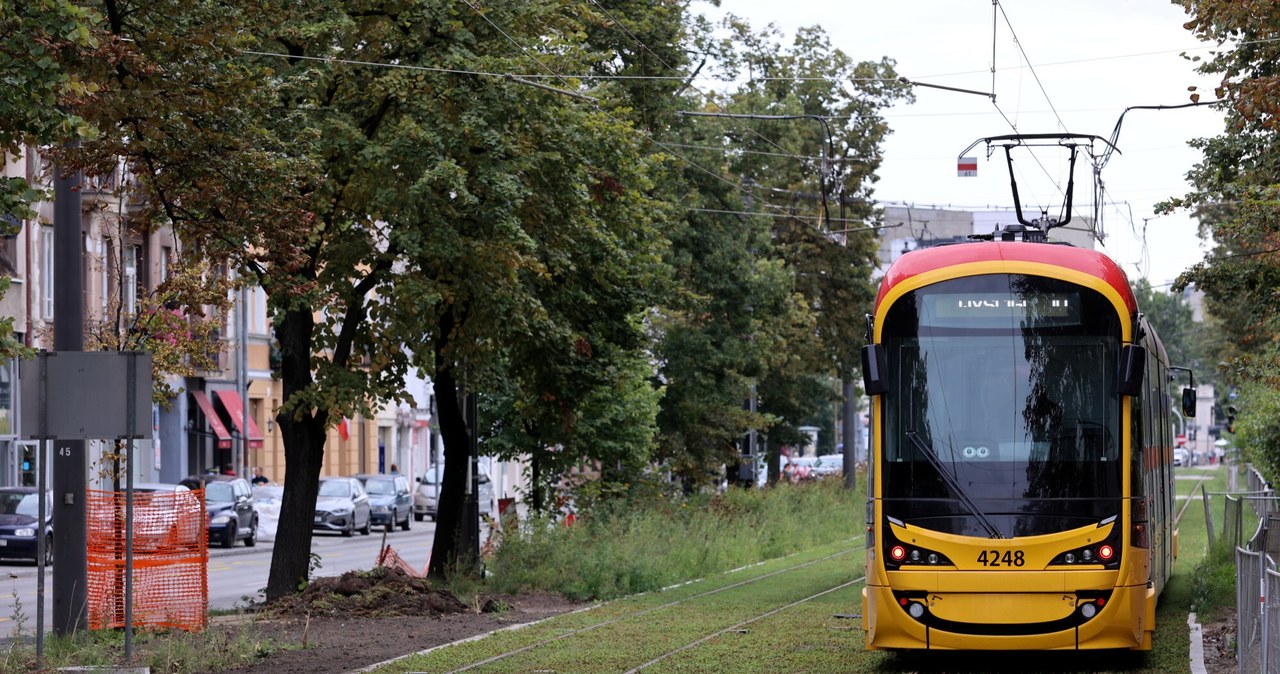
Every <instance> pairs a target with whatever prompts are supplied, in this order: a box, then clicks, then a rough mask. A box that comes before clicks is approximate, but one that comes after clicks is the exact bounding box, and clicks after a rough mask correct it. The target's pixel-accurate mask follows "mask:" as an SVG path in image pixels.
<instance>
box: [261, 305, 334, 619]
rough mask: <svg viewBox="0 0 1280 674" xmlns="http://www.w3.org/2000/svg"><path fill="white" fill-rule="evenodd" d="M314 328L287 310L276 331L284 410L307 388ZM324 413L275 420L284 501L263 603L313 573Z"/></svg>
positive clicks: (301, 314)
mask: <svg viewBox="0 0 1280 674" xmlns="http://www.w3.org/2000/svg"><path fill="white" fill-rule="evenodd" d="M314 329H315V323H314V321H313V319H312V316H311V312H310V311H309V310H301V311H297V310H295V311H290V312H288V313H286V314H285V315H284V319H283V320H282V321H281V322H280V323H279V324H278V325H277V326H276V339H277V340H279V342H280V355H281V363H280V371H281V379H282V383H283V385H284V398H283V400H284V402H285V403H286V405H287V404H288V402H289V400H290V399H291V398H292V396H293V395H294V394H296V393H299V392H301V391H304V390H306V388H307V387H308V386H310V385H311V382H312V376H311V337H312V332H313V331H314ZM328 420H329V411H328V410H322V409H320V410H315V411H311V412H310V413H309V414H304V415H303V416H301V417H294V416H292V415H289V414H284V413H281V414H280V415H279V416H277V417H276V423H277V424H278V425H279V428H280V435H281V437H282V438H283V439H284V459H285V474H284V475H285V479H284V500H283V502H282V503H281V504H280V524H279V526H278V527H277V528H276V542H275V545H274V546H273V550H272V553H271V572H270V575H269V576H268V577H267V592H266V598H267V601H268V602H270V601H274V600H276V599H280V598H281V597H285V596H288V595H290V594H293V593H296V592H299V591H300V590H301V589H302V588H303V587H304V586H305V583H306V582H307V581H308V580H309V575H310V572H311V525H312V522H313V518H314V517H315V511H316V495H317V493H318V492H319V491H320V467H321V465H322V464H323V463H324V443H325V426H326V425H327V423H328Z"/></svg>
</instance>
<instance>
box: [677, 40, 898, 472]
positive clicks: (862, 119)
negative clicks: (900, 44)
mask: <svg viewBox="0 0 1280 674" xmlns="http://www.w3.org/2000/svg"><path fill="white" fill-rule="evenodd" d="M724 27H725V28H727V29H728V30H729V32H730V36H729V37H727V38H725V39H723V40H721V41H719V42H709V43H706V44H705V46H706V48H708V49H710V50H712V51H713V52H714V55H715V58H716V62H717V63H718V65H717V71H716V72H717V75H718V76H719V77H720V78H722V79H723V80H724V81H726V82H732V83H734V84H733V85H732V86H730V88H729V90H728V91H727V92H726V93H723V94H707V95H704V96H703V97H702V98H701V99H699V100H695V101H691V102H692V103H694V105H692V106H691V107H693V108H696V109H698V110H700V111H701V112H703V113H704V114H705V116H703V117H698V118H696V121H691V122H688V126H687V128H686V129H685V130H684V131H683V132H684V134H685V137H684V139H683V140H682V143H683V144H684V145H685V146H694V147H699V148H703V150H704V151H701V152H695V153H693V154H692V156H693V157H694V158H695V160H697V161H698V162H699V164H700V165H701V166H724V167H725V177H724V178H721V179H720V180H714V179H711V178H708V177H707V176H706V175H705V169H704V170H703V171H696V170H690V171H689V174H690V177H689V178H688V180H689V182H690V183H692V184H697V185H698V186H699V188H700V189H699V192H700V194H699V199H700V200H701V203H700V204H699V206H701V207H702V209H703V213H705V214H701V213H700V214H697V215H691V216H690V217H689V222H690V228H689V232H688V234H687V237H688V238H687V239H686V238H681V237H682V236H685V235H684V234H682V235H678V236H677V238H676V239H675V248H676V250H677V251H682V250H684V251H687V252H685V253H684V255H686V256H687V257H685V258H676V260H675V263H674V264H675V266H676V267H677V269H684V268H685V267H686V266H687V264H688V261H689V260H694V261H696V262H697V264H698V265H699V267H701V268H700V269H696V270H692V271H690V272H688V274H687V276H686V277H684V278H685V284H686V286H687V287H688V288H690V289H696V291H695V292H696V294H691V295H690V298H691V300H694V301H700V300H702V299H705V300H706V301H707V302H710V304H708V305H707V306H708V307H711V308H713V309H715V310H714V311H710V312H709V311H707V310H706V309H705V308H702V307H698V305H697V304H694V305H692V307H690V308H684V307H680V308H681V309H682V311H681V312H680V313H675V314H673V316H674V317H675V318H676V319H683V318H685V317H696V319H697V320H696V321H689V320H681V321H678V322H675V323H673V325H672V326H670V327H666V331H665V333H664V348H666V349H668V350H669V352H670V353H668V354H664V355H666V356H667V357H666V358H665V361H666V366H665V369H664V377H666V379H664V381H665V382H666V383H667V394H666V397H665V398H664V414H665V416H664V417H663V418H664V428H665V429H667V431H666V437H667V438H668V444H669V445H672V446H679V445H680V444H681V443H684V442H687V440H688V437H687V435H686V433H685V432H684V431H683V429H684V428H692V427H693V426H691V425H689V424H691V422H692V421H693V420H695V419H697V418H699V417H701V418H702V419H705V420H707V421H709V422H711V423H708V424H705V425H703V427H702V428H703V430H704V434H705V435H706V437H707V438H708V439H709V440H710V442H708V443H707V444H708V445H711V446H715V447H716V448H717V449H716V451H699V452H694V453H693V454H692V456H691V458H692V459H697V462H700V463H701V464H702V465H707V464H710V463H713V462H714V461H715V460H720V461H723V460H732V452H733V446H732V443H733V442H734V441H736V439H737V436H739V435H741V434H742V433H743V431H744V428H751V427H754V428H757V429H761V430H766V429H767V430H769V432H770V441H771V443H772V442H773V441H774V440H775V439H778V438H786V437H796V438H798V437H799V435H798V433H799V431H798V426H799V425H801V423H802V422H801V421H800V419H802V418H804V417H807V416H809V414H803V413H801V412H800V410H802V409H806V408H807V409H809V410H810V414H811V413H812V410H813V409H814V406H815V405H817V406H818V407H826V406H827V404H829V403H830V396H831V395H832V394H831V391H832V389H831V388H830V387H828V386H823V385H818V386H817V387H816V388H815V387H814V386H809V385H806V382H808V383H813V384H816V383H817V382H816V381H813V378H814V377H815V376H818V377H821V378H826V377H830V376H831V375H833V374H834V375H836V376H838V377H844V378H848V377H850V376H852V375H853V373H854V372H855V368H856V363H857V362H858V349H859V346H860V344H861V343H862V339H863V326H864V324H865V322H864V320H863V316H864V315H865V313H866V312H867V311H868V310H869V308H870V305H871V301H872V300H873V298H874V290H873V288H872V285H871V282H870V274H871V270H872V269H874V267H875V264H876V260H875V240H876V237H875V235H874V234H873V233H872V232H871V231H869V229H868V228H867V227H866V226H865V225H864V224H863V223H866V224H867V225H870V224H874V222H875V220H876V218H877V215H876V212H875V210H874V208H873V207H872V202H871V200H870V196H871V183H872V182H873V180H874V171H875V169H876V167H878V165H879V163H880V150H879V147H880V143H881V142H882V141H883V138H884V136H885V135H886V134H887V133H888V127H887V125H886V124H885V123H884V121H883V119H882V118H881V116H880V110H882V109H883V108H884V107H887V106H888V105H890V104H891V103H892V102H893V101H895V100H897V98H899V97H902V96H907V95H909V94H908V93H907V91H906V90H905V89H904V87H903V85H901V84H899V83H897V82H896V76H895V74H894V72H893V69H892V63H891V62H890V61H888V60H885V61H881V62H878V63H877V62H863V63H855V62H854V61H852V60H851V59H849V58H848V56H846V55H845V54H844V53H842V52H840V51H839V50H836V49H834V48H833V47H832V46H831V44H830V41H829V40H828V39H827V38H826V35H825V34H824V33H823V32H822V31H821V30H820V29H817V28H809V29H804V30H802V31H800V32H799V33H798V34H797V36H796V38H795V40H794V42H793V43H792V44H791V45H790V46H789V47H784V46H783V45H782V43H781V41H780V40H779V35H778V33H777V31H776V30H774V29H766V30H763V31H759V32H757V31H754V30H752V29H751V27H750V26H749V25H747V24H746V23H745V22H744V21H741V20H740V19H737V18H735V17H732V16H731V17H729V18H728V19H726V21H725V24H724ZM726 181H727V182H730V183H736V184H737V185H736V187H737V189H733V187H735V186H734V185H730V186H726ZM717 210H718V211H742V210H754V211H757V212H760V213H762V214H764V216H765V217H756V218H751V219H740V218H737V217H732V216H726V215H724V214H715V213H711V211H717ZM712 237H716V238H712ZM709 250H714V251H715V252H716V255H715V256H710V255H708V254H707V251H709ZM729 251H734V255H736V257H730V253H729ZM747 261H751V262H750V263H748V262H747ZM712 265H715V266H712ZM717 302H719V303H722V304H717ZM752 318H754V319H755V321H754V322H753V321H752V320H750V319H752ZM718 331H723V333H724V334H719V335H718V334H717V332H718ZM727 336H732V337H733V339H735V340H736V342H735V341H731V340H730V339H727V338H726V337H727ZM745 345H749V347H748V346H745ZM677 354H687V355H686V356H685V357H684V358H681V359H677V358H675V357H674V356H675V355H677ZM700 370H701V372H699V371H700ZM752 381H754V382H756V383H757V390H758V391H759V392H760V394H759V395H760V401H761V406H760V411H761V414H760V415H758V416H756V417H754V418H752V417H751V416H750V415H748V414H746V413H744V412H743V411H742V410H741V406H742V400H743V399H744V398H745V397H746V396H747V391H748V389H749V387H750V382H752ZM686 383H688V384H691V385H692V390H691V391H689V392H686V391H685V390H684V389H683V386H684V384H686ZM813 391H822V392H823V396H825V399H821V400H819V399H815V398H813V397H812V396H811V395H810V394H811V393H812V392H813ZM801 392H809V393H806V394H803V395H802V394H801ZM797 396H799V397H797ZM735 408H736V409H735ZM669 451H671V450H669ZM698 457H703V458H701V459H698ZM704 472H706V471H705V470H704Z"/></svg>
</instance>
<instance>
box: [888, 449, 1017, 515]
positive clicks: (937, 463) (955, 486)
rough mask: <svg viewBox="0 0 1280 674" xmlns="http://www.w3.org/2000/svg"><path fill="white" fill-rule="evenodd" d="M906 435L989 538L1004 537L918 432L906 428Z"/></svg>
mask: <svg viewBox="0 0 1280 674" xmlns="http://www.w3.org/2000/svg"><path fill="white" fill-rule="evenodd" d="M906 435H907V439H909V440H911V444H913V445H915V446H916V449H918V450H920V453H921V454H924V456H925V458H926V459H928V460H929V463H930V464H932V465H933V469H934V470H936V471H938V475H940V476H942V480H943V481H944V482H946V483H947V486H948V487H950V488H951V491H952V493H954V494H955V495H956V500H958V501H960V504H961V505H963V506H964V507H965V510H968V511H969V514H971V515H973V517H974V519H976V520H978V523H979V524H981V525H982V528H983V529H986V530H987V535H989V536H990V537H991V538H1004V535H1003V534H1001V533H1000V530H999V529H996V527H995V525H994V524H992V523H991V520H989V519H987V516H986V515H984V514H983V513H982V511H981V510H979V509H978V506H977V504H975V503H974V502H973V499H971V498H969V493H968V492H966V491H965V490H964V487H961V486H960V482H959V481H957V480H956V478H955V476H954V475H952V474H951V471H949V470H947V467H946V466H944V465H942V459H939V458H938V455H937V454H935V453H934V452H933V448H932V447H930V446H929V445H928V444H927V443H925V441H924V440H921V439H920V434H919V433H917V432H916V431H915V429H914V428H913V429H910V430H908V431H907V432H906Z"/></svg>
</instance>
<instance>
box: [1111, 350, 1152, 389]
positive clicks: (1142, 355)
mask: <svg viewBox="0 0 1280 674" xmlns="http://www.w3.org/2000/svg"><path fill="white" fill-rule="evenodd" d="M1146 365H1147V350H1146V349H1145V348H1143V347H1141V346H1138V345H1137V344H1126V345H1124V346H1123V347H1121V349H1120V383H1119V385H1118V386H1117V387H1116V390H1117V391H1118V392H1119V393H1120V395H1122V396H1136V395H1139V394H1141V393H1142V372H1143V370H1144V369H1145V368H1146Z"/></svg>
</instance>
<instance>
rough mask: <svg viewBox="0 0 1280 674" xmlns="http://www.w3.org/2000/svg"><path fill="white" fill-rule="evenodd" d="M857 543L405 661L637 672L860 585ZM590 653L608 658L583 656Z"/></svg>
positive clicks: (463, 667)
mask: <svg viewBox="0 0 1280 674" xmlns="http://www.w3.org/2000/svg"><path fill="white" fill-rule="evenodd" d="M861 540H862V538H861V537H856V538H853V539H849V540H847V541H843V542H841V543H840V544H833V545H831V546H825V547H826V549H827V550H829V549H830V548H831V547H833V546H834V545H839V546H841V547H840V549H837V550H835V551H833V552H829V553H825V552H824V553H819V554H820V556H817V557H813V558H810V559H804V558H801V559H798V560H795V561H794V562H793V563H783V560H786V559H790V558H779V559H776V560H770V561H768V562H765V563H763V564H759V565H750V566H747V567H742V568H740V569H736V570H734V571H730V572H725V573H723V574H719V575H717V576H711V577H708V578H704V579H700V580H698V581H693V582H691V583H682V584H679V585H676V586H674V589H673V588H667V589H664V590H663V591H662V592H661V593H654V594H653V595H648V596H645V595H638V596H636V597H631V598H628V599H623V600H619V601H617V602H611V603H609V604H603V605H600V606H597V607H593V608H592V609H590V610H586V611H582V612H578V613H576V614H575V615H574V616H572V617H571V618H570V619H569V620H567V621H566V620H560V619H552V620H550V621H546V622H545V623H543V624H540V625H537V626H532V627H530V628H526V629H521V630H519V631H518V633H516V632H514V631H513V632H507V633H505V634H503V635H502V636H500V637H498V638H497V639H494V638H489V639H481V640H477V641H472V642H469V643H467V644H458V645H455V646H448V647H442V648H439V649H433V650H431V651H428V652H424V653H422V654H419V655H420V656H422V657H423V658H427V659H428V660H429V662H423V661H421V660H418V659H417V658H418V656H410V662H411V663H412V665H413V666H414V667H415V668H418V669H415V670H414V671H419V670H425V671H437V672H438V671H447V672H468V671H624V670H627V669H629V668H634V669H631V671H641V670H644V669H647V668H650V667H652V666H653V665H655V664H658V663H661V662H666V661H668V660H670V659H671V658H672V657H673V656H676V655H678V654H680V653H684V652H687V651H689V650H691V649H694V648H696V647H698V646H700V645H703V644H706V643H708V642H710V641H712V640H714V639H715V638H716V637H718V636H722V635H725V634H729V633H732V632H734V631H735V630H742V629H743V628H744V627H746V626H748V625H753V624H756V623H759V622H761V621H764V620H766V619H768V618H771V617H773V616H776V615H778V614H780V613H782V612H784V611H787V610H788V609H791V608H793V607H796V606H799V605H801V604H805V603H808V602H811V601H813V600H815V599H818V598H820V597H824V596H826V595H829V594H831V593H834V592H837V591H839V590H841V589H843V588H847V587H850V586H853V585H856V584H858V583H860V582H862V580H863V579H862V577H861V573H860V565H859V568H858V569H855V568H852V565H849V564H847V561H848V559H849V556H850V555H852V554H854V553H857V552H860V551H862V550H863V549H864V548H863V546H862V545H860V544H857V543H860V541H861ZM850 544H854V545H852V546H850ZM842 562H846V563H843V564H842ZM780 564H781V566H779V565H780ZM752 571H761V573H758V574H757V575H752V576H751V577H749V578H742V579H740V580H734V581H732V582H729V583H728V584H725V585H721V586H718V587H712V588H710V589H706V590H703V591H700V592H694V593H693V594H688V595H686V596H681V597H678V598H675V599H672V600H670V601H665V602H662V603H660V604H657V605H653V606H646V607H643V608H639V610H635V608H636V607H635V603H636V602H643V601H645V600H646V599H652V597H655V596H658V595H659V594H669V593H671V592H677V591H681V590H684V591H688V590H689V589H691V588H693V587H695V586H696V585H698V584H705V583H715V582H723V581H725V580H726V578H725V577H726V576H729V575H735V574H738V573H750V572H752ZM853 571H859V573H858V575H859V577H858V578H856V579H850V575H851V574H852V572H853ZM833 579H834V580H833ZM629 604H630V605H629ZM606 607H612V608H613V609H614V610H616V611H618V613H617V614H616V615H612V616H608V617H604V616H600V615H599V610H601V609H604V608H606ZM587 616H591V618H588V619H589V620H590V622H589V623H588V624H583V625H578V626H574V625H572V624H568V625H566V624H565V623H566V622H568V623H572V622H573V620H575V619H576V620H582V619H583V618H584V617H587ZM601 618H603V619H601ZM495 636H497V635H495ZM503 639H506V640H508V641H514V642H518V643H507V644H502V643H500V642H501V641H502V640H503ZM601 644H618V645H619V647H620V648H621V650H627V649H628V648H633V649H637V650H636V652H635V653H633V654H630V655H625V656H624V655H623V654H622V653H619V652H614V653H610V652H608V651H609V650H610V649H609V648H607V647H605V648H603V649H602V648H601ZM637 644H639V645H638V646H637ZM495 650H496V651H497V652H495ZM593 650H603V651H605V652H604V653H602V654H599V655H588V653H589V652H592V651H593ZM569 654H573V655H569ZM568 657H582V658H587V659H592V658H605V659H609V664H604V663H602V662H597V663H596V664H595V665H593V666H594V667H597V669H595V670H592V669H590V668H589V667H588V668H585V669H584V668H566V667H564V665H565V663H564V659H565V658H568ZM424 665H425V666H424Z"/></svg>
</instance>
